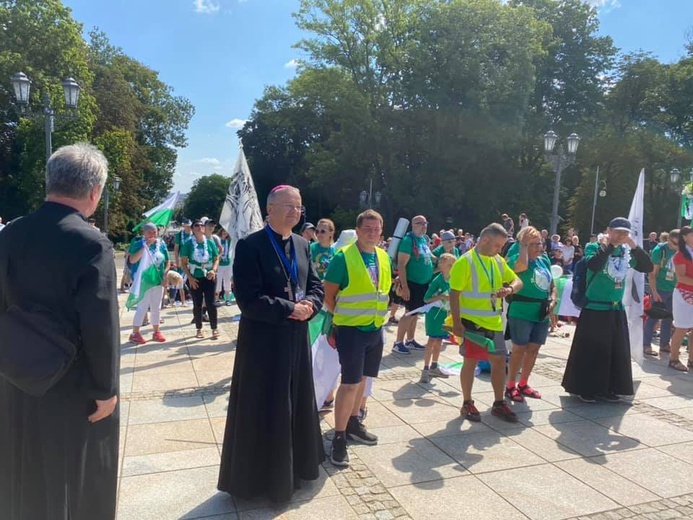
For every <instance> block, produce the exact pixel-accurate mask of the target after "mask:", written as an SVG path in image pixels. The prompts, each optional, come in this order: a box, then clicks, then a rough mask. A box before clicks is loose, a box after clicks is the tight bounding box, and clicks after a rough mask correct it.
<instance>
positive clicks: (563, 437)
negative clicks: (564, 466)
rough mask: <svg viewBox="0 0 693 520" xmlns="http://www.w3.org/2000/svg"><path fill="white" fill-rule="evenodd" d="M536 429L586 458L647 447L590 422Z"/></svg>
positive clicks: (551, 425) (538, 427)
mask: <svg viewBox="0 0 693 520" xmlns="http://www.w3.org/2000/svg"><path fill="white" fill-rule="evenodd" d="M534 429H535V430H536V431H537V432H539V433H542V434H544V435H546V436H547V437H549V438H551V439H553V440H554V441H556V442H557V443H559V444H561V445H562V446H565V447H567V448H570V449H571V450H573V451H576V452H577V453H579V454H580V455H582V456H585V457H590V456H595V455H604V454H607V453H613V452H618V451H626V450H635V449H642V448H645V447H646V446H643V445H642V443H641V442H640V441H638V440H636V439H632V438H630V437H627V436H625V435H621V434H618V433H616V432H612V431H611V430H609V429H608V428H606V427H604V426H602V425H600V424H596V423H594V422H592V421H588V420H583V421H579V422H578V421H576V422H570V423H559V424H547V425H544V426H537V427H536V428H534Z"/></svg>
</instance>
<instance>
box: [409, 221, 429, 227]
mask: <svg viewBox="0 0 693 520" xmlns="http://www.w3.org/2000/svg"><path fill="white" fill-rule="evenodd" d="M412 224H413V225H414V226H428V222H426V221H423V222H413V223H412Z"/></svg>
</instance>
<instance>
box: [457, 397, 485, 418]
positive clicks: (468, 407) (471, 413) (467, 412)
mask: <svg viewBox="0 0 693 520" xmlns="http://www.w3.org/2000/svg"><path fill="white" fill-rule="evenodd" d="M460 415H461V416H462V417H464V418H465V419H467V420H468V421H472V422H479V421H481V414H480V413H479V410H478V409H477V407H476V406H474V401H465V402H464V403H463V404H462V408H460Z"/></svg>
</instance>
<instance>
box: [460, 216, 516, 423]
mask: <svg viewBox="0 0 693 520" xmlns="http://www.w3.org/2000/svg"><path fill="white" fill-rule="evenodd" d="M507 238H508V234H507V232H506V231H505V229H504V228H503V226H501V225H500V224H490V225H489V226H486V227H485V228H484V229H483V230H482V231H481V235H480V236H479V242H478V243H477V245H476V247H474V249H472V250H471V251H468V252H467V253H465V254H464V255H462V256H461V257H460V258H459V259H458V260H457V262H455V264H454V265H453V266H452V270H451V271H450V315H451V317H452V324H453V332H454V334H455V335H456V336H460V337H465V333H472V335H470V336H469V337H465V342H464V344H463V345H462V346H461V347H460V353H461V354H462V355H463V356H464V364H463V365H462V371H461V372H460V383H461V385H462V396H463V399H464V402H463V404H462V409H461V410H460V413H461V414H462V415H463V416H464V417H465V418H466V419H468V420H470V421H475V422H478V421H480V420H481V416H480V414H479V410H477V408H476V406H474V401H473V400H472V385H473V384H474V369H475V368H476V364H477V361H478V359H477V358H476V357H472V356H477V355H478V354H476V353H473V352H472V351H471V349H469V348H468V343H469V341H470V339H469V338H470V337H472V338H474V343H481V344H483V345H485V346H487V348H488V353H489V356H488V358H489V363H490V365H491V385H492V386H493V393H494V396H495V397H494V402H493V407H492V408H491V413H492V414H493V415H495V416H497V417H500V418H501V419H504V420H506V421H509V422H517V416H516V415H515V413H514V412H513V411H512V409H511V408H510V407H509V406H508V404H507V403H506V402H505V399H504V397H503V390H504V388H505V356H506V354H507V350H506V348H505V337H504V334H503V320H502V317H501V314H502V310H503V298H505V297H506V296H508V295H511V294H515V293H516V292H517V291H519V290H520V289H521V288H522V281H520V279H519V278H518V277H517V275H516V274H515V273H514V272H513V270H512V269H510V267H508V264H506V263H505V260H504V259H503V257H501V256H500V252H501V250H502V249H503V245H504V244H505V242H506V240H507ZM479 340H481V341H479Z"/></svg>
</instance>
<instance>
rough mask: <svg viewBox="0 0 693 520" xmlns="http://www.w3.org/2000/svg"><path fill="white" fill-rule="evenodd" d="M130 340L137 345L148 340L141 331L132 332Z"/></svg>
mask: <svg viewBox="0 0 693 520" xmlns="http://www.w3.org/2000/svg"><path fill="white" fill-rule="evenodd" d="M130 341H131V342H132V343H134V344H135V345H144V344H145V343H146V342H147V340H146V339H144V338H143V337H142V334H140V333H139V332H133V333H132V334H130Z"/></svg>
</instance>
